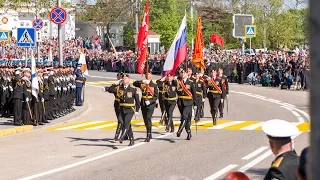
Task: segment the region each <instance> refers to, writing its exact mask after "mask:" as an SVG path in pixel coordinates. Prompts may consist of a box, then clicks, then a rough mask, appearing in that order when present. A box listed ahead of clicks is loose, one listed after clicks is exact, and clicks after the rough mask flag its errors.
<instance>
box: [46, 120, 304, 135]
mask: <svg viewBox="0 0 320 180" xmlns="http://www.w3.org/2000/svg"><path fill="white" fill-rule="evenodd" d="M173 123H174V126H175V128H178V127H179V125H180V121H173ZM262 124H263V122H262V121H253V120H247V121H232V120H217V125H215V126H213V122H212V121H203V120H200V121H199V122H198V123H197V125H196V124H195V122H194V121H192V123H191V129H196V128H197V129H199V130H201V129H209V130H210V129H214V130H256V131H261V130H262V128H261V126H262ZM292 124H294V125H295V126H297V128H298V129H299V130H300V131H302V132H308V131H310V123H308V122H304V123H299V124H297V123H294V122H293V123H292ZM117 125H118V122H117V121H116V120H108V121H83V122H78V123H73V124H67V125H60V126H55V127H50V128H47V129H46V130H59V131H62V130H115V129H116V128H117ZM131 126H132V129H133V130H146V127H145V124H144V121H143V120H132V121H131ZM165 127H166V126H165V125H162V124H160V123H159V120H153V121H152V129H153V130H157V131H162V130H163V131H164V129H165Z"/></svg>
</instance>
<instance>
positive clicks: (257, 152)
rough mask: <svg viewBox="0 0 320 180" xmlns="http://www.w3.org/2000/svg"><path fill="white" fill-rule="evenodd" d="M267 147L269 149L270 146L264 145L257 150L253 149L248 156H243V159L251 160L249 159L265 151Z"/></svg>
mask: <svg viewBox="0 0 320 180" xmlns="http://www.w3.org/2000/svg"><path fill="white" fill-rule="evenodd" d="M266 149H268V147H266V146H263V147H261V148H259V149H257V150H255V151H253V152H252V153H250V154H248V155H247V156H245V157H243V158H241V159H243V160H249V159H251V158H253V157H255V156H256V155H258V154H260V153H261V152H263V151H264V150H266Z"/></svg>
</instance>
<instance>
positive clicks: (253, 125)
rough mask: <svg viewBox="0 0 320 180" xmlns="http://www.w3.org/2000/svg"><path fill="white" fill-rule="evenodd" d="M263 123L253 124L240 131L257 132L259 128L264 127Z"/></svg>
mask: <svg viewBox="0 0 320 180" xmlns="http://www.w3.org/2000/svg"><path fill="white" fill-rule="evenodd" d="M262 124H263V123H262V122H260V123H256V124H252V125H249V126H246V127H243V128H241V129H240V130H255V129H257V128H259V127H261V126H262Z"/></svg>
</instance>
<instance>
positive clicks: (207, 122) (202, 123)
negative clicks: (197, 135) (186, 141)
mask: <svg viewBox="0 0 320 180" xmlns="http://www.w3.org/2000/svg"><path fill="white" fill-rule="evenodd" d="M209 123H213V121H202V122H198V123H197V126H200V125H204V124H209ZM191 127H196V124H192V125H191Z"/></svg>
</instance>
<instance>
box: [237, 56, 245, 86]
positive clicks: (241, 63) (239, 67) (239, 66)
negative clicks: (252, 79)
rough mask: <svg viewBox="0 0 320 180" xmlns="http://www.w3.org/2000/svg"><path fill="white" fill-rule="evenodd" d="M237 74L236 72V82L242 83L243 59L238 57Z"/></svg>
mask: <svg viewBox="0 0 320 180" xmlns="http://www.w3.org/2000/svg"><path fill="white" fill-rule="evenodd" d="M237 74H238V83H239V84H243V80H244V65H243V60H242V59H240V62H238V64H237Z"/></svg>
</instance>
